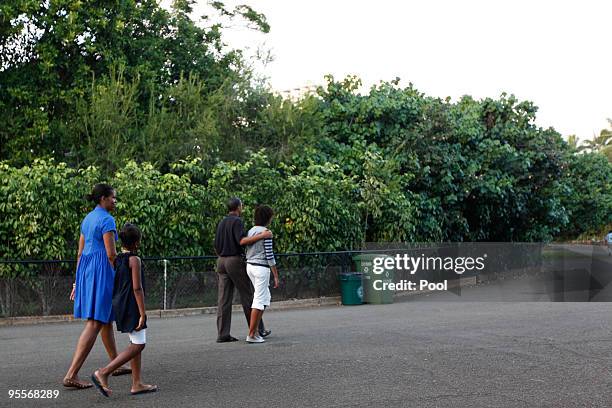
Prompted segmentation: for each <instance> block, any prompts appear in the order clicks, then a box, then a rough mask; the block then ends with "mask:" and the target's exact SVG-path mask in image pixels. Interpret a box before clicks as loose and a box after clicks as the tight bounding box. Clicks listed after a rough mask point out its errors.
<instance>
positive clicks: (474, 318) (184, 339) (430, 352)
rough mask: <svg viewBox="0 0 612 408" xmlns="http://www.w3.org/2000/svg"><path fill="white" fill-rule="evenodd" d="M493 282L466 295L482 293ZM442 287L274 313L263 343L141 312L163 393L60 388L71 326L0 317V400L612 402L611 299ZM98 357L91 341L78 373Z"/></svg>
mask: <svg viewBox="0 0 612 408" xmlns="http://www.w3.org/2000/svg"><path fill="white" fill-rule="evenodd" d="M506 284H507V283H506ZM514 284H515V285H516V284H517V283H514ZM494 287H495V284H489V285H486V286H481V287H475V288H470V289H464V294H469V295H471V297H469V298H470V299H473V298H478V296H477V294H478V293H481V294H483V299H488V295H487V294H490V293H494V292H492V290H493V288H494ZM450 296H454V295H448V294H447V295H444V294H433V295H428V296H423V295H419V296H411V297H407V298H404V299H401V301H399V302H396V303H395V304H393V305H379V306H353V307H325V308H313V309H306V310H292V311H277V312H270V313H267V314H266V320H267V322H268V324H269V326H270V327H271V328H272V329H273V334H272V337H271V338H270V339H269V341H268V342H267V343H266V344H263V345H249V344H247V343H245V342H239V343H230V344H216V343H215V342H214V340H215V319H214V317H213V316H204V315H203V316H197V317H184V318H170V319H155V320H151V321H150V323H151V324H150V329H149V333H148V340H149V345H148V346H147V348H146V349H145V351H144V357H143V358H144V360H143V361H144V370H145V379H147V380H149V381H153V382H156V383H157V384H159V386H160V387H161V391H160V392H159V393H157V394H151V395H143V396H140V397H132V396H130V395H129V393H128V391H129V388H128V387H129V379H128V378H127V377H120V378H119V379H114V380H113V382H112V383H111V385H112V387H113V388H114V390H115V394H114V396H113V397H112V398H110V399H104V398H103V397H102V396H100V395H99V394H98V393H97V392H96V391H94V390H92V389H90V390H84V391H69V390H65V389H63V388H62V387H61V386H59V381H60V380H61V378H62V375H63V374H64V372H65V370H66V368H67V365H68V362H69V360H70V357H71V353H72V351H73V347H74V344H75V342H76V339H77V337H78V335H79V332H80V329H81V325H80V324H76V323H59V324H48V325H39V326H24V327H3V328H0V361H2V365H3V368H2V371H1V372H0V383H1V384H2V386H3V390H2V392H3V394H4V395H2V396H1V397H0V406H38V407H44V406H52V405H58V406H59V405H61V406H63V407H84V406H94V407H97V406H113V407H139V406H142V407H144V406H147V407H175V408H179V407H180V408H188V407H246V406H251V407H283V408H286V407H388V406H390V407H487V408H490V407H536V406H537V407H607V406H612V378H611V375H610V365H611V364H612V358H611V351H612V333H611V332H612V320H611V319H612V304H611V303H547V302H529V303H527V302H525V303H501V302H498V303H494V302H474V301H467V302H466V301H462V302H457V301H456V299H453V298H452V297H450ZM466 298H468V297H466ZM234 318H235V320H234V329H233V334H234V335H236V336H240V337H243V336H244V335H245V334H246V332H245V326H244V322H243V320H242V319H241V316H240V315H239V314H236V315H235V316H234ZM120 339H121V340H120V344H122V345H124V344H125V342H126V341H127V340H126V339H125V338H123V337H122V338H120ZM104 362H105V355H104V352H103V348H102V345H101V343H98V344H96V346H95V347H94V352H93V353H92V355H91V356H90V357H89V359H88V360H87V362H86V363H85V366H84V369H83V371H82V374H83V375H85V374H89V373H91V372H92V371H93V370H94V369H95V368H96V367H97V366H98V365H101V364H103V363H104ZM9 389H59V390H60V395H59V398H58V399H57V400H54V401H49V400H39V401H15V400H13V401H11V400H9V399H8V396H7V392H8V390H9Z"/></svg>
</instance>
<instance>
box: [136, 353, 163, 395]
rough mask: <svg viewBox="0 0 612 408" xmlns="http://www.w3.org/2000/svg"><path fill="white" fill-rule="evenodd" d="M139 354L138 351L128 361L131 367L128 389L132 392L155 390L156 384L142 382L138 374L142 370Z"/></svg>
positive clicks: (140, 354)
mask: <svg viewBox="0 0 612 408" xmlns="http://www.w3.org/2000/svg"><path fill="white" fill-rule="evenodd" d="M141 356H142V353H138V354H137V355H136V356H134V358H133V359H132V360H131V361H130V366H131V367H132V389H131V390H130V391H131V392H133V393H134V392H140V391H147V390H157V385H151V384H143V383H142V378H141V376H140V375H141V372H142V363H141V361H142V360H141Z"/></svg>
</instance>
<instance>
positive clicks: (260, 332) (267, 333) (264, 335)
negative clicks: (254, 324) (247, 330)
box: [259, 329, 272, 337]
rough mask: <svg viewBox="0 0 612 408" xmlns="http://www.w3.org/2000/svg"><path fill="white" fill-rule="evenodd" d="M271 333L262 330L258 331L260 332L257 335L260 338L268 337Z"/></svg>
mask: <svg viewBox="0 0 612 408" xmlns="http://www.w3.org/2000/svg"><path fill="white" fill-rule="evenodd" d="M271 333H272V330H266V329H264V330H260V331H259V335H260V336H261V337H268V336H269V335H270V334H271Z"/></svg>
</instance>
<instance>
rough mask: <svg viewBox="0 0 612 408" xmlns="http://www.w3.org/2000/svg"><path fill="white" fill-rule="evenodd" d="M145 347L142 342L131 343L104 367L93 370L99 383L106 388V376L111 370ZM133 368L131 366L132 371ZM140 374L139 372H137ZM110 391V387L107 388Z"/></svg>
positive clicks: (138, 353) (130, 358)
mask: <svg viewBox="0 0 612 408" xmlns="http://www.w3.org/2000/svg"><path fill="white" fill-rule="evenodd" d="M144 348H145V345H144V344H132V343H130V345H129V346H128V348H126V349H125V350H123V351H122V352H121V353H119V355H117V357H115V358H114V359H113V360H112V361H111V362H110V363H108V365H107V366H106V367H104V368H99V369H98V370H96V371H95V372H94V375H95V376H96V378H97V379H98V381H100V383H101V384H102V385H103V386H104V387H106V388H108V377H109V376H110V375H111V374H112V372H113V371H115V370H116V369H118V368H119V367H121V366H122V365H123V364H125V363H127V362H128V361H130V360H132V359H133V358H134V357H135V356H137V355H140V353H141V352H142V350H143V349H144ZM133 372H134V369H133V368H132V373H133ZM138 376H140V374H138ZM108 391H109V392H110V389H108Z"/></svg>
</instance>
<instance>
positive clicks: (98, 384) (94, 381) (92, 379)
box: [91, 373, 109, 398]
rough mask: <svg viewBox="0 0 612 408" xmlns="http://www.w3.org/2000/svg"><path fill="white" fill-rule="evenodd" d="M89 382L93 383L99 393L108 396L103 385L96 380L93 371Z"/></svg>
mask: <svg viewBox="0 0 612 408" xmlns="http://www.w3.org/2000/svg"><path fill="white" fill-rule="evenodd" d="M91 382H93V383H94V385H95V386H96V388H97V389H98V391H100V394H102V395H104V396H105V397H106V398H108V397H109V395H108V392H107V391H106V390H105V388H106V387H104V386H103V385H102V383H101V382H100V381H99V380H98V377H96V374H95V373H93V374H92V375H91Z"/></svg>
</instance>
